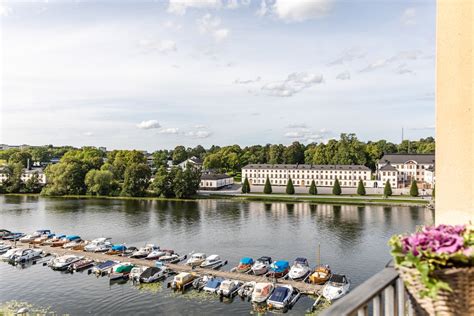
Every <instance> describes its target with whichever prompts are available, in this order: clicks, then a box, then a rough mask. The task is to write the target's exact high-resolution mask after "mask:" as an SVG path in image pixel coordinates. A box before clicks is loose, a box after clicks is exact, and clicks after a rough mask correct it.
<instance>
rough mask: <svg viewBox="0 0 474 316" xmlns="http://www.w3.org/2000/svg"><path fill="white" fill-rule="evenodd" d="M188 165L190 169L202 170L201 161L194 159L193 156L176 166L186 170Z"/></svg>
mask: <svg viewBox="0 0 474 316" xmlns="http://www.w3.org/2000/svg"><path fill="white" fill-rule="evenodd" d="M188 165H189V166H191V167H194V168H199V169H201V168H202V160H201V159H199V158H197V157H195V156H192V157H191V158H188V159H186V160H185V161H183V162H181V163H179V164H178V166H179V167H180V168H181V169H183V170H184V169H186V167H187V166H188Z"/></svg>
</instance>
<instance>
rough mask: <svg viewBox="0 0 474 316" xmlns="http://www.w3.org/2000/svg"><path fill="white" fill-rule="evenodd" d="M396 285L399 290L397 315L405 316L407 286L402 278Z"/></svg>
mask: <svg viewBox="0 0 474 316" xmlns="http://www.w3.org/2000/svg"><path fill="white" fill-rule="evenodd" d="M395 284H396V288H397V314H398V316H405V286H404V285H403V280H402V279H401V278H398V279H397V281H396V283H395Z"/></svg>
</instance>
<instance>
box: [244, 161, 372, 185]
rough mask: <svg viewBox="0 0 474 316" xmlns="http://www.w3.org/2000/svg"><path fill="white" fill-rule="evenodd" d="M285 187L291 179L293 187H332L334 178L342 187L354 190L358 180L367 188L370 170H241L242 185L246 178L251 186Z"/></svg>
mask: <svg viewBox="0 0 474 316" xmlns="http://www.w3.org/2000/svg"><path fill="white" fill-rule="evenodd" d="M267 177H268V179H269V180H270V183H271V184H272V185H280V186H285V185H286V183H287V182H288V179H289V178H291V180H292V181H293V185H295V186H310V185H311V182H312V181H313V180H314V182H315V183H316V185H317V186H333V185H334V181H335V180H336V178H337V179H338V180H339V183H340V185H341V186H342V187H353V188H356V187H357V185H358V183H359V180H362V181H363V182H364V186H367V183H368V181H370V180H371V170H370V169H369V168H367V167H366V166H362V165H309V164H249V165H247V166H245V167H243V168H242V183H243V182H244V181H245V178H248V180H249V182H250V184H252V185H264V184H265V181H266V179H267Z"/></svg>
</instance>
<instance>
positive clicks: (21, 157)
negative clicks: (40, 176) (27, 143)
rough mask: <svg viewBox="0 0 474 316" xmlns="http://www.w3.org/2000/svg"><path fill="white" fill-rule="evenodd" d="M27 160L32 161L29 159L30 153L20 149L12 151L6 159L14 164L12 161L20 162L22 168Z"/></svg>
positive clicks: (25, 165)
mask: <svg viewBox="0 0 474 316" xmlns="http://www.w3.org/2000/svg"><path fill="white" fill-rule="evenodd" d="M28 160H29V161H30V164H32V163H33V161H32V159H31V154H30V153H29V152H28V151H26V150H20V151H17V152H15V153H13V154H12V155H11V156H10V158H9V159H8V163H10V164H14V163H21V165H22V167H23V168H26V167H27V164H28Z"/></svg>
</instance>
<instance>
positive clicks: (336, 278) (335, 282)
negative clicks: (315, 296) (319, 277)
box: [323, 274, 351, 301]
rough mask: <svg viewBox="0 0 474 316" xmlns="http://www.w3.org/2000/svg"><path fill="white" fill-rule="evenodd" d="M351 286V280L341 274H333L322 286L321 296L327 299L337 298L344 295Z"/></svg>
mask: <svg viewBox="0 0 474 316" xmlns="http://www.w3.org/2000/svg"><path fill="white" fill-rule="evenodd" d="M350 287H351V281H350V280H349V279H348V278H347V277H346V276H345V275H343V274H333V275H331V278H330V279H329V281H328V283H326V285H325V286H324V288H323V296H324V298H326V299H327V300H328V301H333V300H337V299H338V298H340V297H342V296H344V295H346V294H347V293H348V292H349V289H350Z"/></svg>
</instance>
